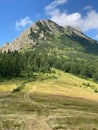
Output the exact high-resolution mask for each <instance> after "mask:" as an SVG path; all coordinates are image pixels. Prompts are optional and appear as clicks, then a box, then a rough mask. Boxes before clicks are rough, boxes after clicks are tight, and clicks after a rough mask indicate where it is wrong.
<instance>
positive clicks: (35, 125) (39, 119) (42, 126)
mask: <svg viewBox="0 0 98 130" xmlns="http://www.w3.org/2000/svg"><path fill="white" fill-rule="evenodd" d="M36 87H37V86H34V87H33V88H32V90H30V91H29V92H26V93H25V94H24V99H25V100H26V101H27V102H29V103H30V104H33V106H35V107H37V108H38V109H39V110H40V114H39V113H37V116H36V119H35V120H32V121H30V122H29V124H28V125H27V129H28V130H53V129H52V128H51V127H50V126H49V125H48V124H47V118H48V116H49V110H48V109H47V108H46V107H45V105H42V104H41V103H38V102H36V101H34V100H33V99H31V96H30V95H31V94H32V93H33V92H34V91H35V90H36V89H37V88H36ZM45 113H46V114H45Z"/></svg>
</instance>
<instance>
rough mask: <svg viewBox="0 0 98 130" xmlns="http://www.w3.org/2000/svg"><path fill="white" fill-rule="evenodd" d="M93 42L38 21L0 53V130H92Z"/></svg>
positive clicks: (96, 112) (97, 95) (96, 79)
mask: <svg viewBox="0 0 98 130" xmlns="http://www.w3.org/2000/svg"><path fill="white" fill-rule="evenodd" d="M97 83H98V42H97V41H95V40H93V39H91V38H89V37H87V36H86V35H84V34H83V33H82V31H81V30H80V29H78V28H76V27H70V26H66V27H61V26H59V25H57V24H56V23H54V22H53V21H51V20H40V21H37V22H36V23H34V24H33V25H32V26H31V27H30V28H28V29H27V30H25V31H24V32H23V33H22V34H21V35H20V36H19V37H18V38H16V39H15V40H14V41H13V42H12V43H10V44H8V43H7V44H6V45H4V46H3V47H2V48H1V49H0V130H88V129H89V130H97V129H98V84H97Z"/></svg>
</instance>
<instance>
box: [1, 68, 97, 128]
mask: <svg viewBox="0 0 98 130" xmlns="http://www.w3.org/2000/svg"><path fill="white" fill-rule="evenodd" d="M55 76H56V77H57V78H55V79H47V80H43V81H36V82H28V83H26V85H25V89H23V90H22V91H21V92H16V93H11V92H6V91H8V90H9V88H10V90H13V89H14V88H15V87H16V85H17V84H19V83H21V82H22V81H21V80H14V82H13V81H4V82H3V83H1V84H0V90H1V91H2V92H1V93H0V130H7V129H14V130H27V129H29V130H32V129H33V130H66V129H69V130H88V129H89V130H94V129H95V130H97V129H98V94H97V93H95V92H94V89H95V88H97V86H98V85H97V84H96V83H94V82H92V81H87V80H84V79H81V78H78V77H76V76H73V75H71V74H67V73H63V72H62V71H58V70H57V71H56V74H55ZM83 83H85V84H88V83H89V86H88V87H87V86H85V85H83ZM2 88H3V89H2Z"/></svg>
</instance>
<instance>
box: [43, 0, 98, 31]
mask: <svg viewBox="0 0 98 130" xmlns="http://www.w3.org/2000/svg"><path fill="white" fill-rule="evenodd" d="M59 2H60V0H56V1H54V2H52V3H51V4H50V5H48V6H46V7H45V10H46V13H47V14H48V15H49V16H50V19H51V20H53V21H55V22H56V23H58V24H59V25H61V26H66V25H71V26H77V27H80V28H81V29H82V30H83V31H89V30H91V29H98V12H96V11H95V10H93V9H91V8H92V7H91V6H86V7H85V9H86V10H88V11H87V14H86V15H85V16H84V15H83V14H81V13H79V12H73V13H70V14H68V13H67V12H68V11H64V12H61V11H60V9H59V8H58V7H57V5H61V4H64V3H66V2H67V0H61V3H59ZM50 9H51V10H50Z"/></svg>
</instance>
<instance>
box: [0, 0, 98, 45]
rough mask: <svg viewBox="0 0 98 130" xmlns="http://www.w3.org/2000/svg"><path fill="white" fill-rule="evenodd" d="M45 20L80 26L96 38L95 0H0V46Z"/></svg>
mask: <svg viewBox="0 0 98 130" xmlns="http://www.w3.org/2000/svg"><path fill="white" fill-rule="evenodd" d="M45 19H51V20H53V21H55V22H56V23H57V24H59V25H60V26H66V25H70V26H76V27H79V28H80V29H81V30H82V31H83V33H84V34H86V35H87V36H89V37H91V38H93V39H95V40H98V0H0V47H1V46H2V45H3V44H4V43H6V42H9V43H11V42H12V41H13V40H14V39H15V38H17V37H18V36H19V35H20V33H22V32H23V30H25V29H26V28H28V27H29V26H31V25H32V24H33V23H34V22H36V21H37V20H45Z"/></svg>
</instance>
